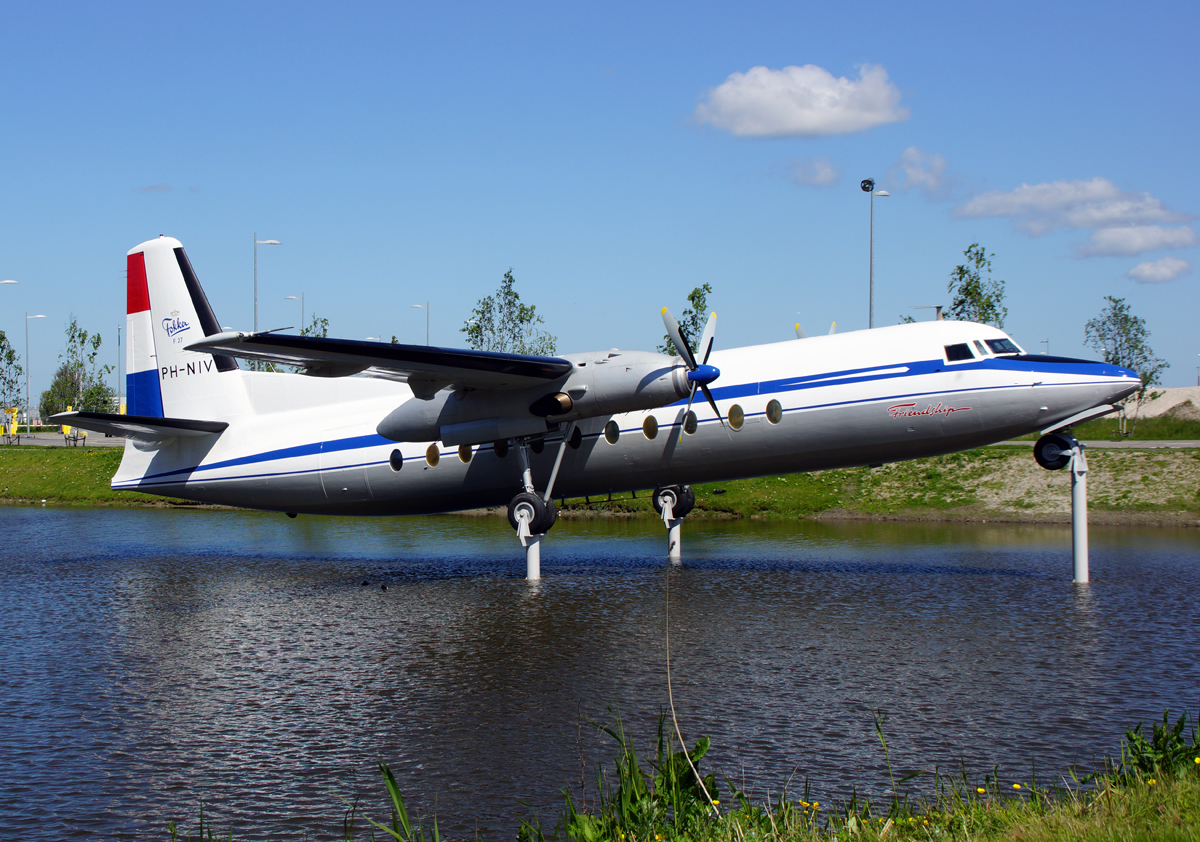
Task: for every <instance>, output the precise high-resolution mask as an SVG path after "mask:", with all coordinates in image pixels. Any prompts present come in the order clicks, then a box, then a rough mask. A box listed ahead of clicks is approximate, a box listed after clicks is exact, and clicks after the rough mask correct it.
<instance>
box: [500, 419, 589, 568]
mask: <svg viewBox="0 0 1200 842" xmlns="http://www.w3.org/2000/svg"><path fill="white" fill-rule="evenodd" d="M574 431H575V422H573V421H572V422H570V423H568V424H567V427H566V429H565V430H564V431H563V436H562V441H561V442H560V443H559V445H558V455H557V456H555V457H554V469H553V470H552V471H550V481H549V482H547V483H546V491H545V493H544V494H538V493H537V490H536V489H535V488H534V486H533V471H532V470H531V469H530V466H529V449H530V447H532V446H533V445H534V442H535V441H536V442H542V441H544V439H543V438H541V437H537V438H535V437H533V436H521V437H519V438H517V439H516V440H515V441H514V442H513V444H514V445H516V448H517V458H518V459H519V460H520V462H521V483H522V485H524V487H525V490H524V491H522V492H521V493H520V494H518V495H517V496H516V497H514V498H512V500H510V501H509V504H508V522H509V525H511V526H512V528H513V529H515V530H517V538H518V539H519V540H520V541H521V546H522V547H524V548H525V578H526V579H528V580H530V581H536V580H538V579H540V578H542V539H543V538H544V537H546V533H547V532H549V531H550V527H552V526H554V522H555V521H556V520H558V508H557V507H556V506H555V505H554V499H553V496H552V495H553V494H554V481H555V480H556V479H558V469H559V467H561V466H562V458H563V453H564V452H565V451H566V449H567V444H568V443H569V442H570V440H571V434H572V433H573V432H574ZM538 452H539V453H540V452H541V450H540V448H539V449H538Z"/></svg>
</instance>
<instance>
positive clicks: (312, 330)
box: [300, 313, 329, 337]
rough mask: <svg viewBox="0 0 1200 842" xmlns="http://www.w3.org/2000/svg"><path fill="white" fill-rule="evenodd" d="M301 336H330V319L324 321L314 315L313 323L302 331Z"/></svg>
mask: <svg viewBox="0 0 1200 842" xmlns="http://www.w3.org/2000/svg"><path fill="white" fill-rule="evenodd" d="M300 335H301V336H321V337H325V336H328V335H329V319H322V318H321V317H320V316H318V315H317V314H316V313H313V317H312V321H310V322H309V323H308V327H303V328H301V329H300Z"/></svg>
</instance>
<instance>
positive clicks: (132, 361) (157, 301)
mask: <svg viewBox="0 0 1200 842" xmlns="http://www.w3.org/2000/svg"><path fill="white" fill-rule="evenodd" d="M127 296H128V297H127V302H128V315H127V316H126V329H127V335H128V337H129V339H128V344H127V346H126V348H127V350H126V361H127V364H128V369H127V371H128V372H129V374H128V375H127V376H126V388H127V389H128V393H129V398H128V410H127V411H128V413H129V414H130V415H141V416H152V417H157V418H162V417H181V418H211V417H214V415H216V414H219V413H220V412H221V411H222V410H224V409H226V408H228V406H229V398H230V397H231V395H232V393H233V392H235V391H236V390H238V388H239V385H238V383H237V382H236V381H237V374H236V372H237V370H238V369H237V363H236V362H234V360H233V359H232V358H230V357H226V356H220V355H213V354H202V353H196V352H194V351H186V350H184V346H186V345H187V344H188V343H190V342H194V341H196V340H198V339H200V338H201V337H204V336H212V335H213V334H215V333H220V332H221V327H220V324H219V323H218V322H217V318H216V316H215V315H214V314H213V311H212V307H211V306H209V303H208V298H207V297H206V296H205V295H204V290H203V289H201V288H200V282H199V281H198V280H197V278H196V273H195V272H194V271H193V270H192V264H191V262H190V261H189V260H188V258H187V254H186V253H184V250H183V246H182V244H180V242H179V241H178V240H176V239H174V238H172V237H159V238H158V239H155V240H148V241H147V242H144V243H142V244H141V245H138V246H135V247H134V248H133V249H131V250H130V251H129V254H128V256H127Z"/></svg>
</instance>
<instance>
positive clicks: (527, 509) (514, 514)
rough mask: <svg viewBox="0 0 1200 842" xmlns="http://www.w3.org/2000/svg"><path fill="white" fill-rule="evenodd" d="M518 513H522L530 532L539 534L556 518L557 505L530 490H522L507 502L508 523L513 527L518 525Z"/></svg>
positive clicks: (551, 524) (547, 529) (548, 527)
mask: <svg viewBox="0 0 1200 842" xmlns="http://www.w3.org/2000/svg"><path fill="white" fill-rule="evenodd" d="M519 515H524V518H525V520H527V521H528V522H529V531H530V533H532V534H534V535H540V534H543V533H545V532H549V531H550V527H552V526H554V522H555V521H556V520H558V507H557V506H555V505H554V501H553V500H551V501H550V502H549V503H547V502H546V501H545V500H543V499H542V498H541V497H539V496H538V495H536V494H534V493H532V492H529V491H522V492H521V493H520V494H518V495H517V496H516V497H514V498H512V501H511V502H509V504H508V525H509V526H511V527H512V528H513V529H518V528H519V526H520V520H521V518H520V517H518V516H519Z"/></svg>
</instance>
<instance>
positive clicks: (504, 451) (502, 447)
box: [492, 440, 508, 459]
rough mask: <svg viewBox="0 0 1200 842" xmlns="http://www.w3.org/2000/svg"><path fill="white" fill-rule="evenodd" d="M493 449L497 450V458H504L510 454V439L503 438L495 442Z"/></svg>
mask: <svg viewBox="0 0 1200 842" xmlns="http://www.w3.org/2000/svg"><path fill="white" fill-rule="evenodd" d="M492 450H493V451H495V453H496V458H497V459H503V458H504V457H505V456H507V455H508V441H507V440H502V441H498V442H495V443H493V444H492Z"/></svg>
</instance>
